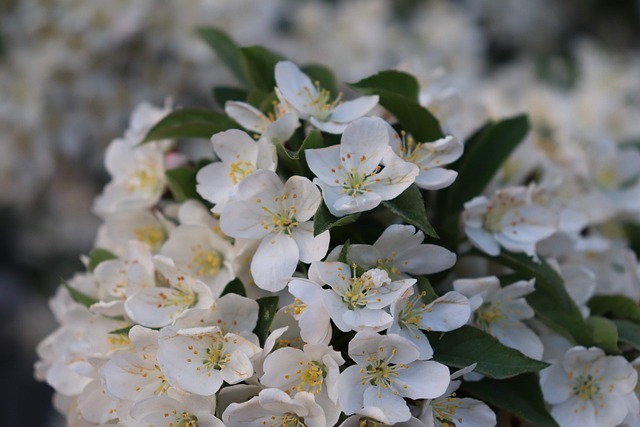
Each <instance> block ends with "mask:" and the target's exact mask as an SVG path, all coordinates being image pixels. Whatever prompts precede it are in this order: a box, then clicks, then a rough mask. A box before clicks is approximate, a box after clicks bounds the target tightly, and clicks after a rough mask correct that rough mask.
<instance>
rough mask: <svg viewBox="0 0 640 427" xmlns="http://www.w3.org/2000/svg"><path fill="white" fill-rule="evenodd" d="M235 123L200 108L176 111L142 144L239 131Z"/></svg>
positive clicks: (152, 130) (221, 115) (150, 133)
mask: <svg viewBox="0 0 640 427" xmlns="http://www.w3.org/2000/svg"><path fill="white" fill-rule="evenodd" d="M238 128H240V125H238V124H237V123H236V122H235V121H233V120H231V119H230V118H229V117H227V116H226V115H224V114H221V113H216V112H215V111H210V110H205V109H200V108H185V109H181V110H175V111H172V112H171V113H169V114H168V115H166V116H165V117H164V118H163V119H162V120H160V121H159V122H158V123H156V124H155V125H154V126H153V127H152V128H151V129H150V130H149V132H148V133H147V135H146V136H145V137H144V139H143V140H142V143H143V144H144V143H147V142H149V141H156V140H159V139H173V138H202V139H209V138H211V136H212V135H214V134H216V133H218V132H222V131H225V130H228V129H238Z"/></svg>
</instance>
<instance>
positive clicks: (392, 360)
mask: <svg viewBox="0 0 640 427" xmlns="http://www.w3.org/2000/svg"><path fill="white" fill-rule="evenodd" d="M419 356H420V352H419V351H418V349H417V347H416V346H415V345H413V344H412V343H411V342H410V341H408V340H406V339H405V338H402V337H400V336H399V335H396V334H387V335H378V334H377V333H375V332H370V331H365V332H359V333H358V334H356V336H355V337H354V338H353V340H351V342H350V343H349V357H351V359H353V361H354V362H355V363H356V364H355V365H352V366H349V367H347V369H345V370H344V371H343V372H342V373H341V374H340V378H339V379H338V385H339V388H340V393H339V396H338V398H339V401H340V406H341V407H342V410H343V411H344V413H345V414H347V415H351V414H354V413H355V412H356V411H358V410H360V409H362V408H365V407H376V408H380V409H381V410H382V412H383V413H384V415H385V417H386V420H382V421H384V422H389V423H390V424H391V423H396V422H401V421H407V420H409V418H410V417H411V413H410V412H409V407H408V406H407V403H406V402H405V400H404V398H409V399H432V398H435V397H438V396H440V395H441V394H443V393H444V392H445V391H446V389H447V386H448V385H449V369H448V368H447V367H446V366H445V365H442V364H440V363H438V362H433V361H421V360H417V359H418V357H419Z"/></svg>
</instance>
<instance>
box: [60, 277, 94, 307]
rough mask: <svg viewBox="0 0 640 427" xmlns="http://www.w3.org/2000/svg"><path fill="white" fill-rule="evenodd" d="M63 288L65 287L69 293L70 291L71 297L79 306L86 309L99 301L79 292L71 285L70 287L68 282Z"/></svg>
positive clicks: (63, 283) (64, 283)
mask: <svg viewBox="0 0 640 427" xmlns="http://www.w3.org/2000/svg"><path fill="white" fill-rule="evenodd" d="M62 286H64V287H65V288H66V289H67V291H69V295H71V298H72V299H73V300H74V301H75V302H77V303H78V304H82V305H84V306H85V307H90V306H92V305H93V304H95V303H97V302H98V300H97V299H94V298H92V297H90V296H89V295H87V294H85V293H83V292H80V291H79V290H77V289H75V288H72V287H71V285H69V283H67V282H64V281H63V282H62Z"/></svg>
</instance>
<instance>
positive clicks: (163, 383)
mask: <svg viewBox="0 0 640 427" xmlns="http://www.w3.org/2000/svg"><path fill="white" fill-rule="evenodd" d="M153 368H154V369H155V370H156V372H157V373H156V374H155V375H156V379H157V380H160V385H158V387H156V389H155V390H153V394H156V395H158V396H160V395H162V394H165V393H166V392H167V390H168V389H169V382H168V381H167V379H166V378H165V376H164V374H163V373H162V370H161V369H160V366H158V364H157V363H156V364H155V365H153ZM142 376H143V377H146V376H147V373H146V372H145V373H143V374H142Z"/></svg>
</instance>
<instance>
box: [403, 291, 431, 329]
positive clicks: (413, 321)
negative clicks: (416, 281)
mask: <svg viewBox="0 0 640 427" xmlns="http://www.w3.org/2000/svg"><path fill="white" fill-rule="evenodd" d="M425 295H426V292H424V291H423V292H420V293H419V294H417V295H414V296H413V297H411V299H410V300H409V301H408V302H407V305H405V306H404V307H403V308H402V310H400V322H399V323H400V326H401V327H403V326H404V327H410V328H411V327H413V328H417V329H420V322H422V313H423V312H424V310H425V308H426V307H427V305H426V304H425V303H424V302H422V297H424V296H425ZM416 307H419V308H416ZM418 338H420V337H418Z"/></svg>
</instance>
